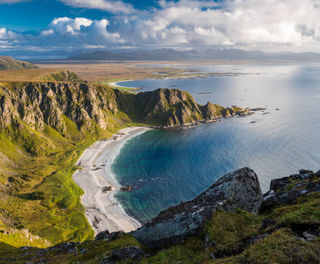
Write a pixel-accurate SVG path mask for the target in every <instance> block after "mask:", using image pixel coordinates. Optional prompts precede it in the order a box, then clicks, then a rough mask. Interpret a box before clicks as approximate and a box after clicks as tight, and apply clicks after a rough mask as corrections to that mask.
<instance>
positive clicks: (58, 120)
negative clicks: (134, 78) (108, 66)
mask: <svg viewBox="0 0 320 264" xmlns="http://www.w3.org/2000/svg"><path fill="white" fill-rule="evenodd" d="M119 111H121V112H123V113H125V114H126V115H127V116H129V117H130V121H133V122H140V123H145V124H150V125H157V126H161V127H174V126H181V125H188V124H195V123H197V122H203V121H214V120H216V119H217V118H221V117H228V116H232V115H235V114H239V115H241V114H245V113H248V110H243V109H236V110H235V109H234V108H223V107H220V106H218V105H213V104H211V103H208V104H207V105H205V106H202V105H199V104H197V103H196V102H195V101H194V99H193V98H192V97H191V96H190V95H189V94H188V93H186V92H183V91H180V90H169V89H159V90H156V91H152V92H145V93H138V94H137V95H134V94H129V93H122V92H120V91H117V90H116V91H115V90H113V89H110V88H106V87H103V86H99V85H88V84H84V83H53V82H43V83H5V84H0V126H1V127H2V128H3V127H8V126H9V125H15V126H17V125H19V126H20V127H21V126H23V124H26V125H28V126H30V127H31V128H33V129H42V128H43V127H44V125H48V126H50V127H52V128H54V129H56V130H57V131H59V132H61V133H65V132H66V120H65V118H68V119H69V120H71V121H72V122H74V123H76V124H77V126H78V128H79V129H80V130H81V129H82V130H85V131H88V130H89V131H90V130H92V129H94V128H95V127H98V128H100V129H106V128H107V126H109V125H110V124H112V122H110V121H111V120H112V119H113V118H114V115H115V114H116V113H118V112H119Z"/></svg>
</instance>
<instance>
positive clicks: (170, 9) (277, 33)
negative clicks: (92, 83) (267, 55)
mask: <svg viewBox="0 0 320 264" xmlns="http://www.w3.org/2000/svg"><path fill="white" fill-rule="evenodd" d="M0 1H1V0H0ZM61 1H63V2H64V3H65V4H68V5H71V6H77V7H83V8H97V9H102V10H107V11H112V12H119V13H121V15H120V16H113V17H112V21H109V20H107V19H101V20H92V19H87V18H81V17H79V18H73V19H72V18H68V17H60V18H56V19H54V20H53V21H52V22H51V23H50V24H49V25H48V27H47V28H45V29H43V30H42V31H41V32H40V33H39V34H37V35H28V34H27V35H26V34H17V33H14V32H12V31H10V30H8V29H5V28H2V29H0V40H3V41H4V40H5V41H9V43H7V42H6V43H4V44H3V45H6V46H8V45H9V46H10V45H12V46H15V47H16V46H19V45H20V46H28V47H34V48H36V47H39V48H43V49H44V48H47V49H49V48H51V49H57V48H65V49H67V50H77V49H78V50H80V49H85V48H90V49H95V48H97V49H101V48H121V47H123V48H128V47H137V48H146V47H152V48H161V47H176V48H181V47H182V48H196V49H197V48H214V47H222V48H245V49H262V50H267V51H281V50H292V51H318V52H319V51H320V45H319V44H320V19H319V13H320V2H319V0H303V1H301V0H225V1H222V2H214V1H206V0H202V1H201V0H198V1H196V0H180V1H178V2H177V1H166V0H160V1H159V7H158V8H154V9H150V10H149V11H144V12H142V13H141V12H138V13H135V12H134V13H132V12H133V10H134V7H132V6H131V5H128V4H124V3H123V2H121V1H111V0H81V1H80V0H61ZM110 19H111V18H110ZM14 39H16V40H15V42H14V41H13V40H14ZM18 39H19V40H18ZM10 41H11V42H10Z"/></svg>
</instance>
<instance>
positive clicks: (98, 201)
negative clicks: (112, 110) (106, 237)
mask: <svg viewBox="0 0 320 264" xmlns="http://www.w3.org/2000/svg"><path fill="white" fill-rule="evenodd" d="M147 130H150V128H146V127H128V128H125V129H122V130H120V131H118V132H117V134H114V135H113V136H112V138H110V139H108V140H104V141H97V142H96V143H94V144H93V145H92V146H91V147H89V148H87V149H86V150H85V151H84V153H83V154H82V156H81V157H80V159H79V160H78V161H77V163H76V165H77V166H79V167H81V168H82V169H80V170H77V171H76V172H75V173H74V174H73V176H72V178H73V180H74V181H75V183H76V184H77V185H78V186H79V187H80V188H81V189H82V190H83V191H84V195H83V196H82V197H81V203H82V205H83V206H84V208H85V215H86V217H87V219H88V221H89V223H90V225H91V226H92V228H93V230H94V232H95V235H96V234H98V233H100V232H102V231H105V230H108V231H109V232H117V231H123V232H126V233H127V232H131V231H133V230H136V229H137V228H139V227H140V226H141V224H140V222H139V221H137V220H136V219H134V218H133V217H131V216H129V215H128V214H127V213H126V212H125V211H124V209H123V208H122V206H121V204H120V203H119V202H118V201H117V200H116V199H115V197H114V196H115V194H116V193H117V192H118V191H119V190H120V188H121V185H120V184H119V183H118V182H117V180H116V178H115V177H114V175H113V174H112V171H111V165H112V163H113V161H114V159H115V158H116V157H117V155H118V154H119V152H120V150H121V148H122V147H123V146H124V144H125V142H126V141H127V140H129V139H131V138H133V137H135V136H137V135H139V134H142V133H144V132H145V131H147ZM106 186H110V187H111V188H112V190H111V191H108V192H106V193H104V192H102V188H103V187H106Z"/></svg>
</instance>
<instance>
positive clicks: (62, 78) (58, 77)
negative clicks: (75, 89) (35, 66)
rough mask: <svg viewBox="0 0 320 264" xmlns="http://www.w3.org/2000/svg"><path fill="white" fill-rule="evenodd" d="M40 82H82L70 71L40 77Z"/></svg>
mask: <svg viewBox="0 0 320 264" xmlns="http://www.w3.org/2000/svg"><path fill="white" fill-rule="evenodd" d="M42 80H44V81H48V82H84V81H82V80H81V79H80V78H79V77H78V75H77V74H75V73H74V72H71V71H60V72H53V73H49V74H47V75H45V76H44V77H42Z"/></svg>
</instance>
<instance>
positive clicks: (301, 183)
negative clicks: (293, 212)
mask: <svg viewBox="0 0 320 264" xmlns="http://www.w3.org/2000/svg"><path fill="white" fill-rule="evenodd" d="M319 177H320V174H319V173H318V172H317V173H314V172H313V171H310V170H300V171H299V174H293V175H291V176H289V177H284V178H280V179H275V180H272V181H271V183H270V190H269V191H268V192H267V193H265V194H264V198H263V203H262V205H261V208H260V210H261V211H265V210H268V209H270V208H273V207H275V206H279V205H286V204H295V203H297V199H298V198H299V197H301V196H303V195H306V194H308V193H312V192H320V181H319Z"/></svg>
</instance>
